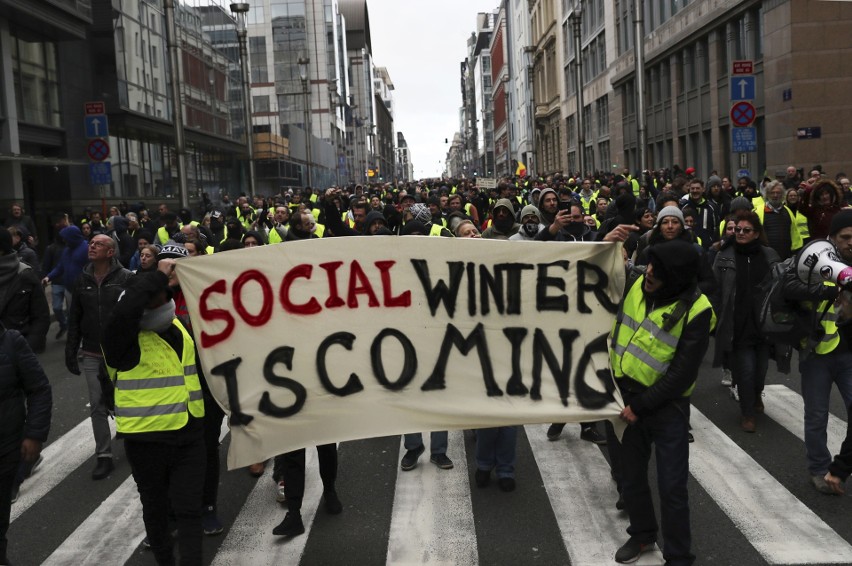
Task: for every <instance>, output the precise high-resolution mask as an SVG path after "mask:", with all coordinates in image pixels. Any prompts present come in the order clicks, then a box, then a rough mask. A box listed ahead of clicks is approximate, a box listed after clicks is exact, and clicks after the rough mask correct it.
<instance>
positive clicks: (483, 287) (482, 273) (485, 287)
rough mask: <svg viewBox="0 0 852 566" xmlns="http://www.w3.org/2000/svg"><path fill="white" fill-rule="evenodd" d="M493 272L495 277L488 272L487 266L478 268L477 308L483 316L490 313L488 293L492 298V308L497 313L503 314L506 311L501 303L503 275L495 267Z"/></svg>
mask: <svg viewBox="0 0 852 566" xmlns="http://www.w3.org/2000/svg"><path fill="white" fill-rule="evenodd" d="M495 267H496V266H495ZM494 271H495V272H496V277H495V276H494V275H492V274H491V272H490V271H488V266H487V265H480V266H479V293H480V298H479V301H480V303H481V306H480V307H479V308H480V310H481V311H482V314H483V315H487V314H488V313H490V312H491V302H490V301H489V300H488V295H489V291H490V295H491V296H492V297H494V308H496V309H497V312H498V313H500V314H503V312H504V311H505V310H506V309H505V304H504V303H503V273H502V270H501V269H500V268H499V267H496V269H495V270H494Z"/></svg>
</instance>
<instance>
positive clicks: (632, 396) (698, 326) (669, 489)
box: [610, 240, 716, 566]
mask: <svg viewBox="0 0 852 566" xmlns="http://www.w3.org/2000/svg"><path fill="white" fill-rule="evenodd" d="M648 255H649V262H648V267H647V271H646V272H645V275H644V276H641V277H639V278H638V279H636V281H634V282H633V284H632V285H631V286H630V287H629V288H628V290H627V293H626V294H625V297H624V300H623V301H622V304H621V306H620V308H619V311H618V314H617V315H616V320H615V324H614V325H613V329H612V333H611V334H610V340H611V343H610V360H611V366H612V371H613V375H614V376H615V378H616V382H617V383H618V388H619V390H620V391H621V394H622V396H623V398H624V403H625V405H626V406H625V408H624V409H623V410H622V411H621V415H620V417H621V419H622V420H623V421H624V422H626V423H628V424H629V425H630V426H628V427H627V430H626V431H625V432H624V436H623V438H622V443H621V448H620V456H621V458H620V459H621V470H620V472H621V487H622V495H623V497H624V502H625V505H626V509H627V513H628V515H629V517H630V526H629V527H628V528H627V532H628V534H629V535H630V539H629V540H628V541H627V542H626V543H625V544H624V545H623V546H622V547H621V548H620V549H619V550H618V552H616V554H615V561H616V562H619V563H622V564H627V563H632V562H635V561H636V560H638V558H639V556H640V555H641V554H642V553H643V552H644V551H646V550H650V549H652V548H653V547H654V543H655V542H656V539H657V530H658V526H657V519H656V517H655V514H654V504H653V501H652V500H651V490H650V488H649V486H648V461H649V460H650V458H651V445H652V444H653V445H654V447H655V450H656V458H657V483H658V486H659V493H660V508H661V515H662V522H663V525H662V527H663V541H664V545H663V557H664V558H665V559H666V564H670V565H672V566H688V565H691V564H692V563H693V562H694V561H695V556H694V555H693V554H692V553H691V550H690V547H691V540H692V539H691V531H690V524H689V496H688V492H687V480H688V478H689V441H688V433H689V396H690V394H691V393H692V390H693V388H694V387H695V380H696V378H697V377H698V367H699V365H700V364H699V363H698V361H699V360H701V359H703V358H704V354H705V353H706V351H707V347H708V344H709V341H710V332H711V331H712V330H713V328H714V326H715V324H716V317H715V315H714V313H713V309H712V307H711V306H710V301H709V300H708V299H707V297H706V296H704V295H703V294H702V293H701V291H700V290H699V289H698V279H697V273H698V271H699V262H700V258H699V255H698V252H697V251H696V249H695V246H693V245H692V244H689V243H687V242H684V241H682V240H672V241H669V242H664V243H661V244H657V245H656V246H652V247H650V248H648Z"/></svg>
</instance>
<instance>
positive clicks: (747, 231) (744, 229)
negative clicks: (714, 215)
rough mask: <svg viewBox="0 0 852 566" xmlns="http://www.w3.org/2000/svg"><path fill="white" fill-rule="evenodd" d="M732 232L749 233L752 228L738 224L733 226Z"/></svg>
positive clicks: (752, 230)
mask: <svg viewBox="0 0 852 566" xmlns="http://www.w3.org/2000/svg"><path fill="white" fill-rule="evenodd" d="M734 232H736V233H737V234H751V233H752V232H754V228H740V227H739V226H737V227H736V228H734Z"/></svg>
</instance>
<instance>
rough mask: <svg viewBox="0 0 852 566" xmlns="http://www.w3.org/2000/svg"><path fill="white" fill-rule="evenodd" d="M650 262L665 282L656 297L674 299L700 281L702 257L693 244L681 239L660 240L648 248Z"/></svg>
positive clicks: (654, 295) (656, 274)
mask: <svg viewBox="0 0 852 566" xmlns="http://www.w3.org/2000/svg"><path fill="white" fill-rule="evenodd" d="M648 263H649V264H650V265H652V266H653V267H654V276H655V277H656V278H657V279H659V280H661V281H662V282H663V286H662V288H660V289H658V290H657V291H655V292H654V293H653V294H652V296H653V298H655V299H663V300H665V299H672V298H674V297H677V296H678V295H680V294H681V293H683V292H685V291H687V290H688V289H690V288H691V287H693V286H695V285H696V284H697V283H698V271H699V268H700V263H701V258H700V256H699V255H698V250H697V249H696V247H695V246H694V245H693V244H690V243H688V242H685V241H683V240H680V239H675V240H671V241H668V242H660V243H658V244H655V245H653V246H650V247H649V248H648Z"/></svg>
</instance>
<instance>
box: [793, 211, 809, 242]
mask: <svg viewBox="0 0 852 566" xmlns="http://www.w3.org/2000/svg"><path fill="white" fill-rule="evenodd" d="M793 218H794V219H795V221H796V226H798V227H799V235H800V236H801V237H802V240H803V241H804V240H806V239H808V238H810V237H811V229H810V228H808V217H807V216H805V215H804V214H802V213H801V212H799V211H798V210H797V211H796V212H795V213H794V214H793Z"/></svg>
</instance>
